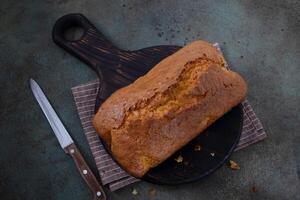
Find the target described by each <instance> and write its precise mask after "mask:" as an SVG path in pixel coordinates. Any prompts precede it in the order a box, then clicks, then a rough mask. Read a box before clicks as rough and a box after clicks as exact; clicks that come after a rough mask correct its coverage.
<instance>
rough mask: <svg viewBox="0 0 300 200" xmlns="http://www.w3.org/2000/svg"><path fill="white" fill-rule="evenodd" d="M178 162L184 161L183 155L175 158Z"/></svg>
mask: <svg viewBox="0 0 300 200" xmlns="http://www.w3.org/2000/svg"><path fill="white" fill-rule="evenodd" d="M174 160H175V161H176V162H178V163H181V162H182V161H183V157H182V156H181V155H179V156H178V157H177V158H175V159H174Z"/></svg>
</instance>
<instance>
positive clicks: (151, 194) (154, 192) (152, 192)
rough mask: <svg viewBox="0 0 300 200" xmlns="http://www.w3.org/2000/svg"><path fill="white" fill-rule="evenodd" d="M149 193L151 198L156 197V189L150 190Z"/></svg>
mask: <svg viewBox="0 0 300 200" xmlns="http://www.w3.org/2000/svg"><path fill="white" fill-rule="evenodd" d="M148 193H149V195H150V196H155V195H156V190H155V189H154V188H150V189H149V190H148Z"/></svg>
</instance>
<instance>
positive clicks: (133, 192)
mask: <svg viewBox="0 0 300 200" xmlns="http://www.w3.org/2000/svg"><path fill="white" fill-rule="evenodd" d="M131 193H132V194H133V195H134V196H136V195H138V194H139V192H138V191H137V190H136V189H135V188H133V190H132V192H131Z"/></svg>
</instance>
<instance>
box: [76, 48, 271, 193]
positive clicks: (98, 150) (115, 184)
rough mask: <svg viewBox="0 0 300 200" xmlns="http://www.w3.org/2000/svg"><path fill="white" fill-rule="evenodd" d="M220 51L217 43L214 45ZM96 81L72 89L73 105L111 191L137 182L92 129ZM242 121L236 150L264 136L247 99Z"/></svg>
mask: <svg viewBox="0 0 300 200" xmlns="http://www.w3.org/2000/svg"><path fill="white" fill-rule="evenodd" d="M215 46H216V48H218V49H219V47H218V44H217V43H216V44H215ZM98 89H99V80H94V81H91V82H88V83H85V84H82V85H79V86H76V87H73V88H72V93H73V96H74V100H75V104H76V107H77V111H78V114H79V118H80V120H81V124H82V127H83V131H84V134H85V136H86V138H87V141H88V144H89V146H90V149H91V151H92V154H93V157H94V159H95V162H96V165H97V168H98V171H99V174H100V178H101V181H102V184H103V185H108V187H109V189H110V190H111V191H115V190H117V189H120V188H122V187H125V186H127V185H129V184H131V183H134V182H137V181H139V180H138V179H136V178H134V177H132V176H130V175H129V174H127V173H126V172H125V171H124V170H123V169H121V168H120V166H119V165H118V164H117V163H116V162H115V161H114V160H113V159H112V158H111V156H110V155H109V154H108V153H107V152H106V150H105V149H104V147H103V145H102V143H101V141H100V138H99V136H98V134H97V133H96V132H95V130H94V128H93V126H92V118H93V116H94V107H95V103H96V96H97V92H98ZM242 105H243V111H244V114H243V115H244V122H243V130H242V134H241V138H240V141H239V143H238V145H237V147H236V149H235V150H239V149H242V148H245V147H247V146H249V145H251V144H253V143H256V142H258V141H261V140H263V139H264V138H266V137H267V135H266V133H265V131H264V128H263V126H262V124H261V122H260V120H259V119H258V118H257V117H256V115H255V113H254V111H253V109H252V107H251V105H250V104H249V102H248V101H247V100H245V101H244V102H243V103H242Z"/></svg>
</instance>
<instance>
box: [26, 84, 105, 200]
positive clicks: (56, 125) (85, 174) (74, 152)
mask: <svg viewBox="0 0 300 200" xmlns="http://www.w3.org/2000/svg"><path fill="white" fill-rule="evenodd" d="M30 88H31V90H32V93H33V95H34V97H35V98H36V100H37V102H38V104H39V106H40V107H41V109H42V111H43V113H44V115H45V116H46V118H47V120H48V122H49V124H50V126H51V128H52V130H53V132H54V134H55V136H56V138H57V139H58V142H59V144H60V146H61V147H62V149H63V150H64V151H65V152H66V153H67V154H69V155H70V156H71V157H72V158H73V160H74V162H75V164H76V166H77V168H78V170H79V172H80V174H81V176H82V178H83V179H84V180H85V182H86V183H87V185H88V186H89V188H90V190H91V192H92V194H93V199H99V200H105V199H106V196H105V193H104V190H103V188H102V187H101V185H100V184H99V182H98V180H97V179H96V177H95V176H94V174H93V173H92V171H91V170H90V168H89V167H88V165H87V163H86V162H85V160H84V158H83V157H82V155H81V153H80V151H79V149H78V148H77V147H76V145H75V144H74V141H73V140H72V138H71V136H70V134H69V133H68V131H67V130H66V128H65V127H64V125H63V123H62V122H61V120H60V119H59V117H58V116H57V114H56V112H55V110H54V109H53V107H52V106H51V104H50V102H49V101H48V99H47V97H46V95H45V94H44V92H43V91H42V89H41V88H40V86H39V85H38V84H37V82H36V81H35V80H33V79H30Z"/></svg>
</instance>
